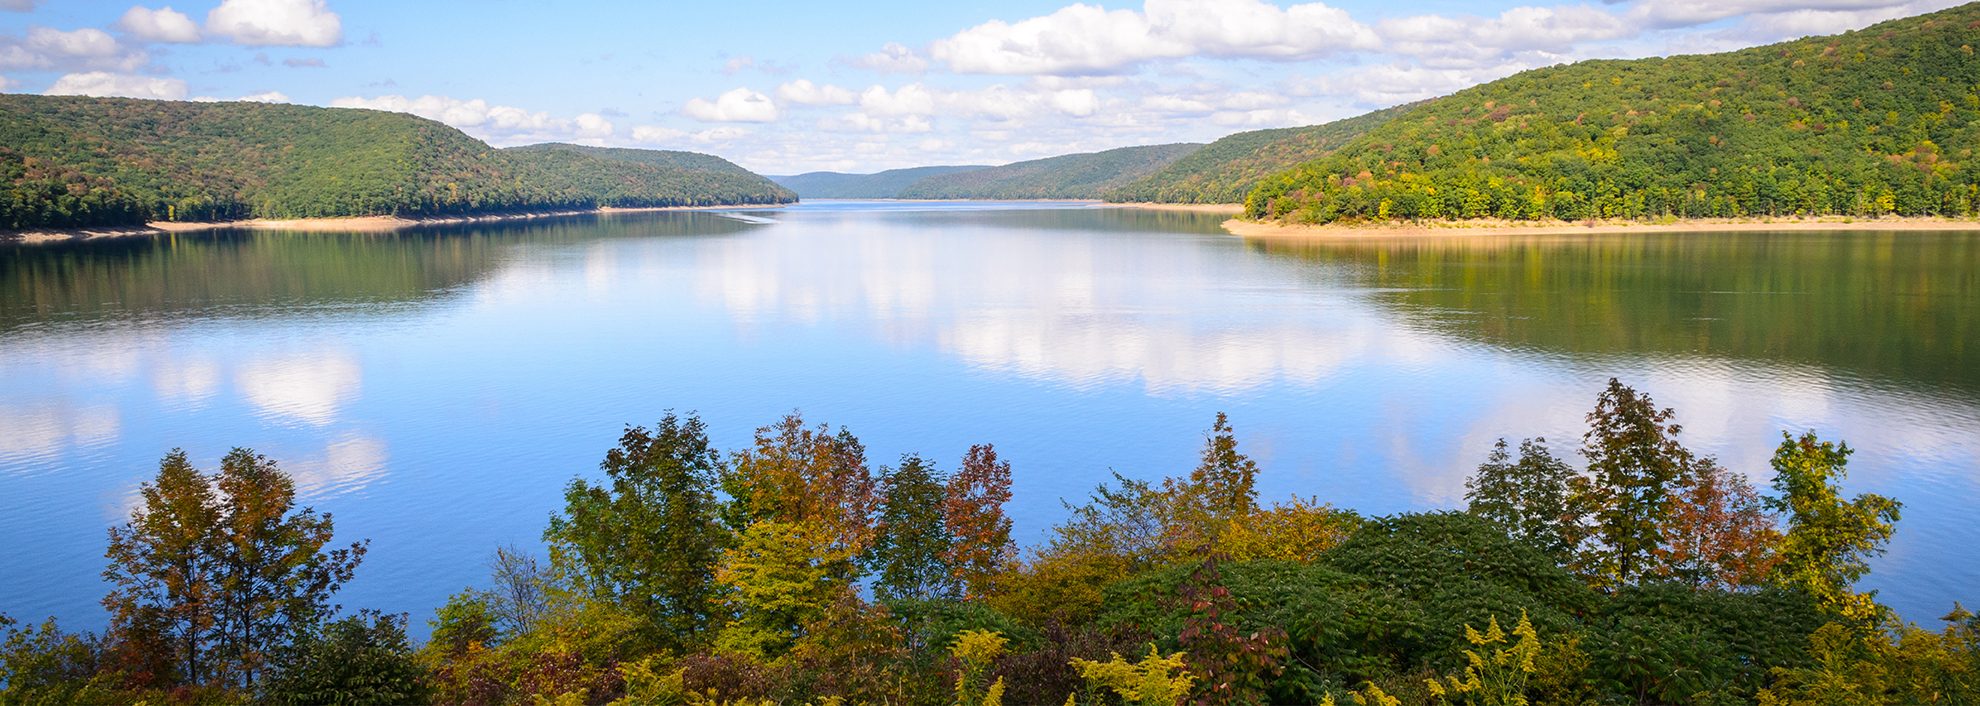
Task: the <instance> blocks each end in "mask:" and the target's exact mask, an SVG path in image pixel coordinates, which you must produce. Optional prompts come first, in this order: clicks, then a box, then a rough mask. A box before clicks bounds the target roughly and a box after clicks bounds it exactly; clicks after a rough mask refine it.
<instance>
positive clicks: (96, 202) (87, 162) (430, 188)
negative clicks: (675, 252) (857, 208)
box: [0, 94, 796, 230]
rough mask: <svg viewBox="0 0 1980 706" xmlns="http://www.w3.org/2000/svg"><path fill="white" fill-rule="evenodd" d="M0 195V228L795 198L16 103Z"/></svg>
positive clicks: (146, 115) (291, 121)
mask: <svg viewBox="0 0 1980 706" xmlns="http://www.w3.org/2000/svg"><path fill="white" fill-rule="evenodd" d="M0 188H4V189H5V194H4V196H0V230H6V229H15V230H18V229H26V228H40V227H86V226H109V225H135V224H140V223H144V222H147V221H160V220H163V221H224V220H239V219H247V218H312V217H332V216H365V215H396V216H407V217H421V216H443V215H456V214H470V213H492V212H505V211H529V210H554V209H575V208H593V207H598V206H693V205H713V204H742V203H783V202H789V201H792V200H795V199H796V196H795V195H794V194H792V193H791V192H790V191H789V190H787V189H784V188H783V187H779V186H777V185H775V184H773V183H771V182H770V181H769V180H767V179H764V178H762V177H759V176H756V175H754V174H750V173H748V172H746V171H743V170H742V169H740V168H738V167H736V166H735V165H733V164H730V163H728V162H726V161H724V160H721V159H719V158H715V157H708V156H705V155H690V154H689V153H683V152H647V151H645V150H594V149H591V148H580V147H575V146H570V145H556V146H542V147H538V148H530V149H509V150H496V149H493V148H490V147H489V146H488V145H486V144H484V143H482V142H481V141H479V140H476V139H474V138H472V137H469V136H467V135H465V134H463V133H461V132H460V131H459V130H456V129H454V128H451V127H448V126H446V125H443V124H441V123H438V122H434V121H431V120H426V119H423V118H418V117H414V116H411V115H405V114H400V113H386V112H379V111H372V110H355V109H346V108H318V107H311V106H299V105H273V104H262V103H196V102H182V101H151V100H135V99H127V98H86V97H79V96H34V95H12V94H10V95H0Z"/></svg>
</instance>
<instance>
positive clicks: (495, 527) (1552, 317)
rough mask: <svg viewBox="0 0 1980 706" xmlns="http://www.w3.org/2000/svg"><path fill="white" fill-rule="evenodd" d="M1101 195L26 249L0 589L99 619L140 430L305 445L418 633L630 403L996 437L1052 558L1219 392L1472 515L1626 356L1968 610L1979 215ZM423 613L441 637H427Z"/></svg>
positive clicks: (1150, 471) (1158, 459) (3, 479)
mask: <svg viewBox="0 0 1980 706" xmlns="http://www.w3.org/2000/svg"><path fill="white" fill-rule="evenodd" d="M1220 220H1221V217H1218V216H1213V215H1206V214H1192V213H1175V212H1157V211H1136V210H1122V209H1108V208H1094V207H1090V206H1087V205H1083V204H1065V203H1050V204H1008V203H1001V204H984V203H953V204H942V203H899V202H867V203H861V202H817V203H806V204H801V205H797V206H794V207H790V208H784V209H774V210H744V211H735V212H666V213H639V214H601V215H598V216H586V217H573V218H565V219H558V220H544V221H523V222H511V223H502V224H481V225H464V226H453V227H444V228H431V229H422V230H414V231H407V232H402V233H395V234H384V235H380V234H323V233H279V232H246V231H240V232H232V231H226V232H216V233H206V234H197V235H180V236H176V237H159V238H148V239H147V238H140V239H127V240H109V241H99V242H89V243H75V244H60V245H52V246H38V247H29V246H15V247H0V567H5V571H0V611H5V612H7V613H9V614H11V615H13V616H15V617H17V618H29V619H36V618H39V617H41V616H46V615H55V616H58V617H60V618H61V619H62V620H63V621H64V622H65V623H67V624H69V626H70V627H87V628H100V627H101V626H102V625H103V624H104V622H105V618H104V616H103V613H102V611H101V609H100V608H99V607H98V606H97V601H98V600H99V598H100V597H101V595H102V594H103V592H104V588H105V587H104V584H103V583H102V581H101V579H100V578H99V574H100V572H101V571H102V568H103V559H102V555H103V545H104V538H105V530H106V528H107V527H109V526H110V525H112V524H115V523H118V522H120V521H122V519H123V518H124V517H125V515H126V514H127V513H128V511H129V509H130V507H131V506H132V505H133V503H134V502H135V492H136V488H137V486H138V484H139V483H140V482H142V481H145V480H148V479H149V478H150V477H151V476H152V474H153V473H154V472H155V471H156V467H157V462H158V459H159V458H160V457H161V456H162V455H164V454H165V453H166V451H168V450H169V449H171V448H173V447H184V448H185V449H187V450H188V452H190V454H191V456H192V458H193V459H194V461H195V463H197V464H199V465H200V466H201V467H203V468H213V467H216V466H217V463H218V459H219V457H220V456H221V455H223V454H224V453H225V452H226V451H227V450H228V449H229V448H230V447H233V446H249V447H252V448H254V449H255V450H257V451H259V452H262V453H264V454H268V455H270V456H273V457H275V458H277V459H279V460H280V461H281V462H282V464H283V466H284V467H285V468H286V469H288V470H289V471H291V472H292V473H293V474H294V475H295V476H296V477H297V479H298V482H299V485H300V487H301V489H302V491H303V493H304V495H305V501H306V502H307V504H309V505H312V506H314V507H316V508H318V509H320V510H324V511H328V512H331V513H333V514H334V515H335V518H336V525H337V530H338V534H339V536H340V538H342V539H346V540H348V539H356V538H369V539H370V540H371V543H372V544H371V554H370V556H369V557H368V558H367V559H366V561H365V563H364V565H363V567H361V568H360V569H359V573H358V578H357V579H356V580H355V581H354V582H352V583H351V584H350V585H349V586H348V587H347V589H346V590H345V591H344V592H343V593H342V594H340V596H339V599H338V602H339V603H341V604H343V605H344V606H346V607H347V608H356V607H369V608H378V609H383V610H386V611H392V612H409V613H411V614H412V615H413V619H414V624H415V625H416V626H418V625H420V624H421V623H422V622H423V621H424V620H425V619H426V618H427V617H430V615H431V611H432V610H433V609H434V608H435V607H437V606H439V605H440V604H441V603H442V602H443V601H444V600H445V598H446V596H447V595H448V594H450V593H453V592H455V591H458V590H460V589H461V588H463V587H466V586H468V585H471V584H476V583H477V582H480V581H481V580H482V579H483V577H484V576H485V574H486V562H487V559H488V557H489V555H490V553H491V552H492V550H493V549H494V548H495V547H496V546H498V545H503V544H511V543H513V544H518V545H522V546H525V547H530V548H540V546H541V543H540V533H541V532H542V530H543V527H544V525H545V521H546V519H547V518H548V517H549V515H550V514H551V513H552V512H553V511H556V510H557V509H559V508H560V507H561V506H562V495H561V491H562V488H563V487H564V485H565V484H566V483H567V482H568V481H569V480H570V479H571V478H573V477H575V476H579V475H585V476H596V475H598V472H597V463H598V461H599V459H600V458H601V457H602V456H603V454H604V452H605V450H606V449H608V448H610V447H611V446H612V445H613V444H614V443H615V442H616V440H617V438H618V436H619V433H620V431H621V429H622V427H623V425H625V424H628V423H635V424H651V423H652V422H654V421H656V420H657V419H659V418H660V416H661V415H662V414H664V413H665V411H666V410H669V409H673V410H680V411H689V410H693V411H698V412H699V413H700V414H701V415H702V416H703V418H704V419H706V420H707V421H708V423H709V425H710V427H711V431H712V433H713V436H714V438H715V441H716V442H717V443H718V445H720V446H721V447H722V448H725V449H734V448H740V447H741V446H743V445H744V444H745V442H746V441H747V440H748V439H749V437H750V435H751V432H752V430H753V429H754V428H755V427H757V426H760V425H763V424H767V423H769V422H772V421H774V420H776V419H777V418H778V417H780V416H781V415H783V414H786V413H788V412H790V411H791V410H793V409H799V410H802V411H803V413H804V415H805V416H806V418H807V419H809V420H811V421H813V422H827V423H830V424H832V425H834V426H839V425H843V426H845V427H847V428H849V429H850V430H852V431H853V432H854V433H855V434H857V435H858V436H859V437H860V438H861V439H862V440H863V441H864V442H866V444H867V447H868V451H869V456H870V458H871V459H872V460H873V461H874V462H875V463H876V464H893V463H895V462H896V460H897V459H898V458H899V457H900V455H901V454H903V453H907V452H920V453H922V454H924V455H927V456H929V457H931V458H933V459H935V460H936V461H938V463H939V464H940V465H941V466H942V467H943V468H944V469H952V468H954V466H955V465H956V462H957V461H958V460H959V459H960V458H961V457H962V454H963V452H964V450H965V449H967V448H968V446H969V445H970V444H973V443H982V442H992V443H995V444H996V445H997V447H998V449H999V451H1000V452H1001V453H1002V454H1003V455H1004V456H1005V457H1006V458H1007V459H1009V460H1010V461H1011V462H1012V463H1013V465H1014V472H1015V493H1016V499H1015V500H1014V501H1013V502H1012V505H1011V511H1012V513H1013V515H1014V517H1015V518H1016V521H1017V531H1018V536H1019V538H1020V541H1023V542H1026V543H1031V542H1036V541H1038V540H1039V539H1040V538H1041V537H1043V536H1044V533H1045V531H1046V530H1047V528H1049V527H1050V525H1052V524H1053V523H1055V522H1057V521H1059V520H1060V519H1062V518H1063V517H1064V516H1065V511H1064V509H1063V507H1062V506H1061V504H1060V500H1061V499H1062V498H1064V499H1071V500H1078V499H1081V498H1084V497H1085V495H1086V493H1087V492H1088V491H1089V490H1090V489H1091V488H1092V487H1093V485H1094V484H1096V483H1099V482H1101V481H1102V480H1105V479H1107V478H1109V477H1110V476H1109V475H1108V474H1109V472H1110V471H1118V472H1120V473H1122V474H1124V475H1128V476H1134V477H1148V478H1153V477H1160V476H1163V475H1170V474H1182V473H1186V472H1187V471H1188V470H1189V469H1190V468H1191V467H1192V466H1193V465H1194V464H1195V456H1196V453H1197V451H1198V448H1199V447H1200V445H1201V443H1202V441H1203V434H1204V431H1205V430H1206V429H1207V428H1208V427H1209V425H1210V423H1211V421H1212V419H1213V417H1214V415H1215V414H1216V413H1217V412H1218V411H1226V412H1229V413H1230V415H1231V419H1232V422H1233V424H1234V425H1235V426H1236V427H1237V430H1238V433H1239V438H1240V441H1241V443H1242V450H1244V451H1246V452H1248V453H1250V454H1251V455H1252V456H1253V457H1255V458H1256V459H1258V461H1259V463H1260V465H1261V466H1262V468H1263V469H1264V470H1263V473H1262V475H1261V478H1260V490H1261V496H1262V498H1263V499H1267V500H1269V499H1275V498H1285V497H1288V496H1291V495H1295V494H1297V495H1300V496H1308V497H1316V498H1318V499H1320V500H1321V501H1324V502H1329V503H1333V504H1335V505H1339V506H1345V507H1350V508H1355V509H1357V510H1361V511H1363V512H1366V513H1393V512H1400V511H1408V510H1423V509H1435V508H1452V507H1460V506H1462V504H1463V491H1464V487H1463V482H1464V478H1465V476H1466V475H1467V474H1468V473H1469V472H1470V471H1471V470H1472V469H1473V468H1475V467H1476V466H1477V464H1478V463H1479V462H1480V461H1481V460H1483V459H1484V457H1485V455H1486V452H1487V450H1488V449H1489V448H1490V446H1491V445H1492V442H1493V441H1494V440H1495V439H1497V438H1498V437H1500V436H1505V437H1509V438H1512V439H1515V440H1517V439H1518V438H1521V437H1531V436H1545V437H1547V438H1548V439H1549V440H1550V441H1551V442H1552V444H1553V446H1554V447H1555V448H1556V449H1557V450H1558V451H1560V452H1562V453H1570V452H1571V450H1572V449H1573V448H1575V446H1576V444H1577V443H1578V440H1579V437H1580V433H1581V429H1582V416H1583V415H1584V414H1586V413H1587V411H1588V410H1589V409H1590V408H1591V407H1592V406H1593V404H1594V402H1595V397H1596V394H1597V393H1598V392H1599V391H1600V390H1601V388H1602V386H1603V384H1604V383H1605V382H1606V380H1607V379H1608V378H1609V377H1611V376H1616V377H1620V378H1621V379H1622V380H1623V381H1624V382H1627V383H1629V384H1631V385H1634V386H1637V387H1638V388H1639V389H1642V390H1645V391H1646V392H1648V393H1649V394H1651V395H1653V396H1654V397H1655V398H1656V400H1657V402H1658V403H1659V404H1661V405H1665V406H1673V407H1676V408H1677V411H1678V420H1679V421H1680V422H1681V423H1682V424H1683V425H1684V429H1685V431H1684V434H1683V437H1682V438H1683V439H1684V440H1685V441H1686V443H1687V444H1688V445H1689V446H1691V447H1692V448H1693V449H1696V450H1699V451H1702V452H1705V453H1709V454H1713V455H1716V456H1717V457H1718V458H1719V459H1720V460H1721V461H1722V462H1723V463H1724V464H1725V465H1727V466H1728V467H1729V468H1732V469H1734V470H1736V471H1740V472H1743V473H1746V474H1747V475H1748V476H1749V477H1751V478H1752V479H1753V480H1754V481H1755V483H1756V484H1758V485H1760V486H1762V487H1763V488H1764V487H1765V484H1766V483H1767V480H1768V478H1769V471H1768V468H1767V459H1768V458H1769V457H1770V456H1771V455H1772V452H1773V449H1774V447H1775V446H1777V445H1778V444H1779V443H1780V438H1781V437H1780V435H1781V432H1782V431H1783V430H1795V431H1800V430H1804V429H1815V430H1818V431H1819V432H1820V433H1821V434H1822V435H1823V436H1824V437H1827V438H1840V439H1844V440H1847V441H1848V442H1849V443H1850V445H1852V446H1853V447H1855V448H1856V449H1857V453H1856V455H1855V456H1854V457H1853V459H1852V462H1851V467H1850V468H1851V472H1852V473H1851V475H1850V477H1849V479H1848V481H1847V482H1846V484H1845V485H1846V487H1847V489H1848V490H1849V491H1850V492H1876V493H1883V494H1887V495H1890V496H1893V497H1895V498H1897V499H1899V500H1901V501H1903V502H1904V503H1905V507H1904V518H1903V521H1902V522H1901V523H1900V524H1899V527H1898V533H1897V537H1896V540H1895V541H1894V542H1893V543H1892V545H1891V549H1890V552H1889V553H1888V554H1887V555H1885V556H1883V557H1882V558H1880V559H1878V560H1877V561H1876V562H1875V571H1874V573H1873V574H1872V576H1871V577H1870V579H1868V581H1867V582H1866V586H1867V587H1870V588H1875V589H1878V590H1879V591H1881V597H1882V598H1883V599H1884V600H1885V601H1886V602H1888V603H1890V604H1892V605H1894V606H1896V607H1897V608H1898V609H1899V610H1900V611H1901V612H1902V613H1903V614H1904V615H1906V616H1907V617H1909V618H1911V619H1913V620H1920V621H1928V620H1933V619H1936V618H1937V617H1938V616H1939V615H1941V614H1943V613H1945V612H1946V611H1947V610H1948V609H1949V608H1950V607H1951V605H1952V602H1953V601H1954V600H1964V601H1966V602H1967V603H1968V604H1973V603H1975V602H1976V601H1980V591H1977V590H1976V589H1975V587H1976V586H1980V522H1976V521H1975V520H1974V517H1973V514H1972V509H1973V508H1974V507H1975V506H1976V503H1980V233H1973V234H1967V233H1878V232H1847V233H1843V232H1834V233H1739V234H1641V235H1602V236H1558V237H1477V238H1467V239H1444V240H1423V241H1358V242H1339V241H1334V242H1299V241H1289V240H1274V241H1246V240H1242V239H1239V238H1235V237H1232V236H1229V235H1226V234H1224V233H1223V232H1222V231H1221V230H1220V229H1219V228H1218V222H1219V221H1220ZM421 631H422V632H423V628H421Z"/></svg>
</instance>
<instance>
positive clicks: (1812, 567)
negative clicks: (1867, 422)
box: [1767, 431, 1900, 620]
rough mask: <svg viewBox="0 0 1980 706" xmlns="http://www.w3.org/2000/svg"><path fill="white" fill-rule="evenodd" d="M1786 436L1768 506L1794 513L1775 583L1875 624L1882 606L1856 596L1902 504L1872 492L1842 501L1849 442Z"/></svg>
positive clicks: (1777, 453) (1775, 463) (1790, 515)
mask: <svg viewBox="0 0 1980 706" xmlns="http://www.w3.org/2000/svg"><path fill="white" fill-rule="evenodd" d="M1782 436H1783V437H1784V438H1783V439H1782V441H1781V445H1780V448H1778V449H1776V450H1775V451H1774V460H1773V466H1774V493H1775V495H1774V496H1773V497H1771V498H1768V500H1767V502H1768V504H1769V505H1770V506H1772V507H1773V508H1774V509H1775V510H1777V511H1780V512H1783V513H1786V514H1787V525H1788V529H1787V534H1786V536H1785V537H1784V538H1783V539H1782V540H1781V543H1780V565H1779V566H1778V567H1776V568H1775V570H1774V577H1775V581H1776V582H1778V583H1780V584H1781V585H1784V586H1791V587H1795V588H1800V589H1802V590H1805V591H1807V592H1809V594H1811V595H1813V596H1815V598H1816V600H1818V601H1820V602H1821V604H1822V605H1823V606H1824V607H1825V608H1828V609H1829V610H1832V611H1834V612H1836V613H1838V614H1840V615H1843V616H1846V617H1849V618H1852V619H1856V620H1868V619H1870V618H1872V617H1874V616H1875V614H1876V613H1877V612H1878V611H1879V608H1878V606H1877V604H1876V601H1875V600H1874V598H1873V597H1872V596H1871V595H1867V594H1858V593H1857V592H1856V590H1855V584H1856V580H1857V579H1859V578H1862V577H1863V575H1864V574H1866V573H1869V572H1870V563H1869V560H1870V558H1871V557H1874V556H1877V555H1878V554H1882V553H1883V551H1884V543H1885V542H1889V541H1890V539H1891V535H1892V534H1893V533H1894V532H1896V524H1897V521H1898V511H1899V508H1900V505H1899V503H1898V502H1897V501H1896V500H1892V499H1890V498H1886V497H1884V496H1881V495H1875V494H1869V493H1865V494H1862V495H1858V496H1856V497H1855V498H1853V499H1849V500H1845V499H1843V496H1842V488H1841V487H1840V486H1839V485H1838V481H1840V480H1842V478H1843V477H1844V476H1845V475H1846V474H1847V473H1848V471H1847V468H1846V466H1847V465H1848V463H1849V454H1850V448H1849V445H1848V444H1837V443H1831V442H1827V441H1823V440H1821V439H1820V438H1819V437H1817V436H1816V435H1815V432H1812V431H1811V432H1808V433H1806V434H1803V435H1801V436H1800V437H1795V436H1793V435H1790V434H1783V435H1782Z"/></svg>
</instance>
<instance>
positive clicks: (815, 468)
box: [722, 412, 880, 556]
mask: <svg viewBox="0 0 1980 706" xmlns="http://www.w3.org/2000/svg"><path fill="white" fill-rule="evenodd" d="M722 490H723V491H724V492H725V493H727V494H728V496H729V503H728V506H727V507H725V508H724V509H723V518H722V519H723V521H724V522H726V523H727V524H728V525H729V528H730V529H731V530H734V531H736V532H739V533H740V532H742V531H744V530H746V529H748V527H749V526H750V525H752V524H755V523H757V522H782V523H805V524H809V525H812V526H814V527H815V528H816V531H817V532H820V533H822V539H823V541H825V542H826V544H827V545H829V546H830V547H831V548H832V549H833V550H835V551H838V552H843V553H845V554H848V555H851V556H858V555H860V554H861V553H863V552H865V551H866V550H867V548H869V547H871V546H872V544H873V539H874V531H875V530H874V521H873V520H874V514H875V512H876V511H877V510H878V509H879V505H880V499H879V493H878V487H877V484H876V483H875V481H874V478H873V472H872V471H871V469H870V468H869V467H868V466H867V462H866V447H865V446H864V445H862V444H860V443H859V439H858V438H856V437H854V436H853V435H852V433H851V432H849V431H846V430H845V429H843V428H842V429H840V430H839V431H838V432H837V433H833V432H832V430H831V428H830V427H828V426H826V425H824V424H820V425H818V426H817V427H807V426H805V423H804V417H803V416H802V415H800V414H798V413H797V412H792V413H791V414H789V415H787V416H785V417H784V418H783V419H782V420H780V421H778V422H777V423H775V424H771V425H769V426H766V427H762V428H759V429H757V430H756V441H755V443H754V444H753V445H752V446H751V447H750V448H748V449H744V450H742V451H738V452H736V453H735V454H733V455H732V456H731V457H730V463H729V467H728V469H727V472H726V473H724V474H723V478H722Z"/></svg>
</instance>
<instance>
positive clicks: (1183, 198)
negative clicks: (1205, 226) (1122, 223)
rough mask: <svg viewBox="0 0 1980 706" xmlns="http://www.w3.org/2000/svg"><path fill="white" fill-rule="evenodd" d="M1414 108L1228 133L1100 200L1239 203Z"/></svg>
mask: <svg viewBox="0 0 1980 706" xmlns="http://www.w3.org/2000/svg"><path fill="white" fill-rule="evenodd" d="M1414 105H1415V104H1411V105H1408V106H1399V107H1395V108H1389V109H1386V110H1378V111H1375V112H1373V113H1368V114H1366V115H1361V116H1357V117H1352V118H1347V119H1345V120H1336V121H1333V122H1330V123H1325V124H1321V125H1310V126H1307V127H1288V128H1275V129H1271V130H1253V131H1251V132H1240V133H1237V134H1235V135H1230V136H1228V137H1225V138H1223V139H1221V140H1217V141H1216V142H1212V143H1210V144H1208V145H1205V146H1204V147H1203V149H1200V150H1197V151H1195V152H1191V153H1190V154H1188V155H1187V156H1184V157H1183V158H1182V159H1178V160H1176V161H1175V162H1174V163H1172V164H1170V165H1169V166H1167V167H1165V168H1163V169H1162V170H1161V171H1158V172H1155V173H1154V174H1150V175H1148V176H1146V177H1142V178H1141V179H1138V180H1135V181H1134V182H1133V183H1131V184H1128V185H1126V186H1123V187H1120V188H1118V189H1115V190H1113V191H1111V192H1108V193H1107V194H1105V198H1106V199H1107V200H1108V201H1121V202H1157V203H1242V202H1243V201H1244V196H1245V194H1248V193H1251V189H1252V187H1255V186H1257V185H1258V182H1259V180H1261V179H1264V178H1265V177H1267V176H1270V175H1272V174H1274V173H1277V172H1280V171H1284V170H1286V169H1291V168H1293V167H1296V166H1298V165H1300V164H1303V163H1305V162H1309V161H1312V160H1315V159H1319V158H1321V157H1325V156H1327V155H1328V154H1330V153H1332V152H1333V151H1334V150H1335V149H1338V148H1339V147H1340V146H1341V145H1344V144H1347V143H1348V142H1349V141H1351V140H1353V139H1354V138H1356V137H1360V136H1361V135H1362V134H1363V133H1366V132H1368V131H1369V130H1370V129H1371V128H1374V127H1375V126H1377V125H1381V124H1382V123H1384V122H1387V121H1389V120H1390V119H1391V118H1394V117H1395V116H1396V115H1399V114H1401V113H1402V112H1404V111H1406V110H1408V109H1409V108H1411V107H1414Z"/></svg>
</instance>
